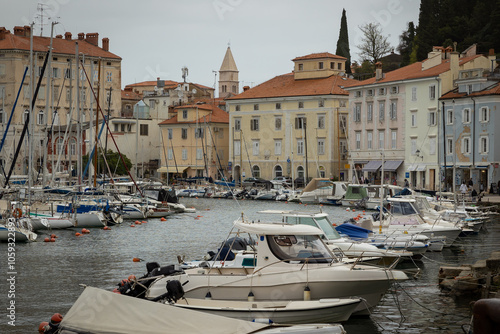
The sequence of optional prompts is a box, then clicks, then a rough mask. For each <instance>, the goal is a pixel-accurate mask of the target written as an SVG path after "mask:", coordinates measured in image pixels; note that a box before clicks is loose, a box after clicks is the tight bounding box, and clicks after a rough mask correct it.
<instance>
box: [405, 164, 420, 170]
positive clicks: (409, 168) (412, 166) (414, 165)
mask: <svg viewBox="0 0 500 334" xmlns="http://www.w3.org/2000/svg"><path fill="white" fill-rule="evenodd" d="M417 166H418V165H416V164H413V165H410V166H409V167H408V168H407V169H406V171H407V172H414V171H415V169H417Z"/></svg>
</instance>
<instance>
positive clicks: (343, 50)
mask: <svg viewBox="0 0 500 334" xmlns="http://www.w3.org/2000/svg"><path fill="white" fill-rule="evenodd" d="M335 54H336V55H337V56H342V57H345V58H347V60H346V64H345V72H346V73H351V52H350V50H349V34H348V32H347V17H346V14H345V9H343V10H342V19H341V20H340V32H339V39H338V40H337V51H335Z"/></svg>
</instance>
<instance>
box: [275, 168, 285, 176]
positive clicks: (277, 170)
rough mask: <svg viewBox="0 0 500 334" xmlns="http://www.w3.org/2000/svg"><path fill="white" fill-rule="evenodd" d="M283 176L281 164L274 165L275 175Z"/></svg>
mask: <svg viewBox="0 0 500 334" xmlns="http://www.w3.org/2000/svg"><path fill="white" fill-rule="evenodd" d="M278 176H283V169H282V168H281V166H280V165H276V166H274V177H278Z"/></svg>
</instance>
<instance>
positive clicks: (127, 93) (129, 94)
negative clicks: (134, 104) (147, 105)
mask: <svg viewBox="0 0 500 334" xmlns="http://www.w3.org/2000/svg"><path fill="white" fill-rule="evenodd" d="M141 99H142V94H137V93H136V92H134V91H133V90H127V89H122V100H141Z"/></svg>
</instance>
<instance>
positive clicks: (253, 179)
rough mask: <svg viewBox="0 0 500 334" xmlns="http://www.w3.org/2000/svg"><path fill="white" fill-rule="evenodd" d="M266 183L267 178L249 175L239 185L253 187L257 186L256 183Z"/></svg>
mask: <svg viewBox="0 0 500 334" xmlns="http://www.w3.org/2000/svg"><path fill="white" fill-rule="evenodd" d="M266 183H269V181H268V180H264V179H263V178H260V177H249V178H246V179H244V180H243V181H242V182H241V185H242V186H243V187H255V186H258V185H265V184H266Z"/></svg>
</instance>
